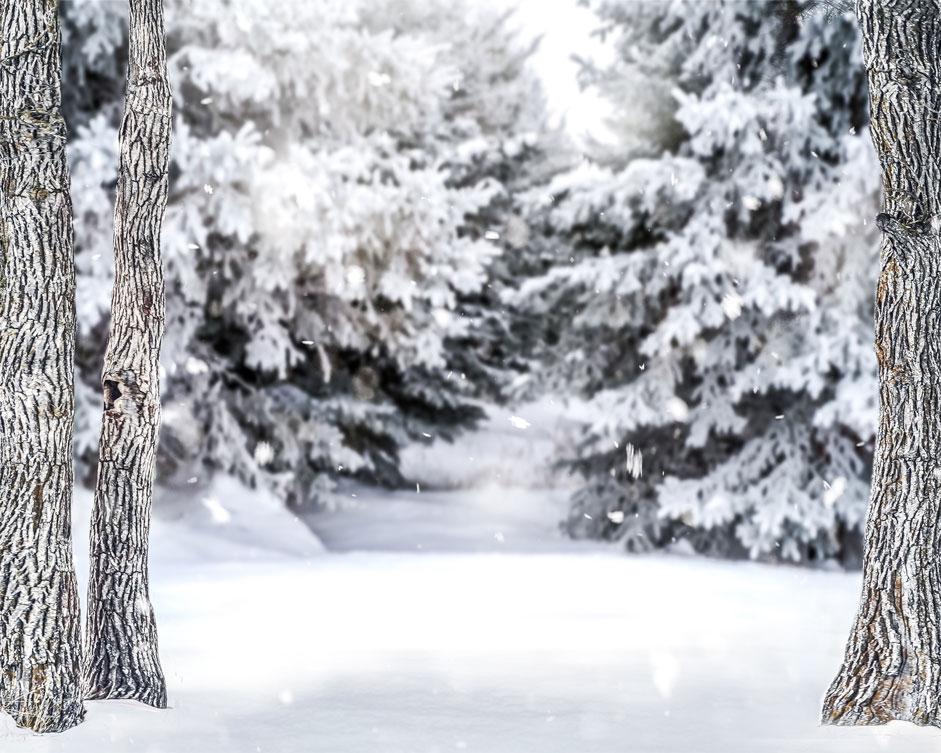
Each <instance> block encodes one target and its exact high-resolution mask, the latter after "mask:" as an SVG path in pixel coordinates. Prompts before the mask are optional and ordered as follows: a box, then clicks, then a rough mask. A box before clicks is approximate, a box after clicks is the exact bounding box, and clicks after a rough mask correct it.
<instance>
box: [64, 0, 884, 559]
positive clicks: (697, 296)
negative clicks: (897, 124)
mask: <svg viewBox="0 0 941 753" xmlns="http://www.w3.org/2000/svg"><path fill="white" fill-rule="evenodd" d="M585 5H587V6H588V8H589V9H590V10H591V11H593V12H594V13H595V14H596V18H597V23H596V27H597V34H598V37H597V39H598V44H597V45H596V46H595V47H593V48H592V49H590V50H589V51H588V53H587V54H585V55H583V56H581V57H580V59H579V68H578V70H577V75H578V84H580V85H581V86H582V87H584V88H586V89H587V91H588V92H589V93H590V94H591V95H592V96H593V97H595V99H596V100H597V103H598V104H597V105H596V107H595V110H594V112H597V113H598V115H597V123H596V124H595V125H597V128H594V129H593V131H592V132H590V133H589V134H587V135H586V134H585V133H584V131H583V132H582V133H575V132H573V131H574V130H575V129H572V128H566V127H565V124H564V123H562V124H560V123H559V119H558V118H553V117H552V116H551V113H550V109H549V107H547V100H546V93H545V89H546V86H547V84H551V82H547V81H546V80H545V79H544V78H542V77H540V76H539V74H538V70H537V67H536V66H534V65H532V58H533V55H534V53H536V52H537V51H538V44H539V42H538V39H536V40H534V39H533V34H531V33H530V34H527V33H526V28H525V24H523V25H521V23H520V18H519V14H513V13H512V8H511V7H509V6H507V7H501V4H499V3H496V4H488V3H478V2H470V0H463V2H458V3H454V2H450V1H449V2H438V0H421V1H420V2H417V1H416V2H412V1H411V0H355V1H352V2H351V1H348V0H343V1H342V2H340V1H337V2H334V1H333V0H317V1H316V2H306V3H297V4H295V5H293V6H292V9H291V12H290V13H284V14H282V13H274V12H273V11H272V6H271V5H270V3H268V2H261V1H260V0H259V1H258V2H254V1H249V0H240V1H239V2H235V3H230V2H225V1H224V0H200V1H199V2H192V3H191V2H186V1H184V0H168V24H169V46H170V71H171V78H172V82H173V85H174V94H175V99H174V106H175V112H176V116H175V132H174V137H173V167H172V170H173V174H172V186H171V199H170V208H169V211H168V214H167V219H166V224H165V230H164V250H165V258H166V262H165V263H166V270H167V289H168V296H169V300H168V327H169V336H168V338H167V344H166V347H165V351H164V356H163V364H164V370H165V375H164V394H165V405H166V412H165V420H164V426H163V432H162V438H161V464H160V470H159V479H160V482H161V483H162V484H163V485H166V486H170V487H175V486H181V485H182V486H185V485H186V484H187V483H195V484H202V483H204V482H205V480H206V479H208V478H209V477H210V476H211V474H213V473H216V472H224V473H228V474H234V475H235V476H237V477H238V478H240V479H241V480H243V481H244V482H246V483H247V484H249V485H251V486H264V487H269V488H270V489H272V490H274V492H275V493H276V494H277V496H278V497H279V498H280V499H282V500H283V501H284V503H285V504H286V505H288V506H290V507H291V508H292V509H295V510H305V509H311V508H312V507H318V506H328V507H335V506H337V505H342V504H343V503H344V499H346V498H348V497H349V496H350V495H349V489H350V488H351V484H352V483H367V484H376V485H382V486H385V487H389V488H415V485H416V484H419V485H420V484H421V483H422V482H423V481H424V482H430V483H431V485H434V484H435V483H437V484H438V485H448V484H461V483H463V481H466V479H467V478H468V477H471V476H472V475H469V474H468V473H467V465H468V464H471V465H472V464H473V462H474V461H473V460H467V459H466V457H464V454H463V453H462V449H461V448H462V447H463V445H462V442H466V441H467V438H468V436H469V433H470V432H474V430H475V429H479V427H480V426H481V425H482V422H485V419H486V417H487V416H488V415H490V416H494V415H497V416H500V417H501V418H500V419H499V421H503V422H506V421H507V420H509V422H510V423H509V424H507V426H506V427H504V428H507V429H512V430H513V431H515V432H516V433H517V434H518V435H520V436H517V437H516V438H515V440H514V441H517V442H523V443H525V442H526V441H527V440H526V436H530V437H533V436H534V435H536V434H537V433H539V432H540V431H541V432H542V434H543V436H545V435H546V434H547V433H548V435H549V439H550V445H551V446H550V447H549V448H548V449H546V448H543V450H542V453H541V454H540V455H539V457H538V459H537V461H533V463H531V464H532V465H534V466H535V470H534V469H533V468H529V469H527V468H521V467H517V468H515V469H513V470H512V471H510V472H509V473H507V476H508V478H509V480H512V479H514V478H515V479H523V480H524V482H525V483H534V484H536V485H540V484H541V485H547V486H554V487H556V488H561V487H565V488H566V489H570V491H571V495H570V496H571V505H570V512H569V513H568V515H567V518H566V520H564V521H562V522H563V524H564V526H565V529H566V530H567V532H568V533H570V534H571V535H572V536H575V537H591V538H602V539H611V540H617V541H621V542H624V543H625V545H626V546H627V547H628V548H629V549H631V550H646V549H650V548H662V547H671V546H672V547H676V546H680V547H681V548H685V549H687V550H688V549H689V548H692V549H693V550H696V551H700V552H705V553H709V554H717V555H727V556H733V557H741V556H748V557H752V558H758V559H768V558H771V559H783V560H791V561H810V562H819V561H823V560H829V559H832V558H837V559H840V560H842V561H844V562H850V563H852V562H855V561H856V560H857V558H858V553H859V541H860V528H861V522H862V519H863V514H864V509H865V504H866V501H867V484H868V476H869V471H870V458H871V450H872V440H873V431H874V427H875V411H876V395H877V389H876V380H875V359H874V357H873V352H872V350H873V349H872V322H871V318H872V312H871V301H872V297H873V292H872V291H873V289H874V279H875V270H876V264H875V259H876V255H877V243H876V235H877V233H876V232H875V230H874V227H873V224H872V222H871V218H873V217H874V216H875V213H876V211H877V206H878V205H877V201H878V171H877V165H876V161H875V156H874V152H873V149H872V146H871V144H870V140H869V135H868V133H867V129H866V124H867V99H866V86H865V80H864V75H863V71H862V66H861V59H860V52H859V44H858V39H857V29H856V24H855V20H854V18H853V17H852V14H850V13H840V12H836V11H833V10H832V9H828V8H827V7H817V5H818V4H815V3H810V2H805V1H804V0H794V1H787V2H775V3H767V2H760V1H754V2H708V3H707V2H692V1H691V0H690V1H685V0H671V1H669V2H623V1H619V0H591V1H590V2H586V3H585ZM508 10H509V11H510V12H508ZM64 14H65V41H64V53H65V56H66V71H65V81H66V85H65V97H66V105H67V112H66V114H67V120H68V123H69V125H70V132H71V144H70V148H71V160H72V168H73V183H74V186H75V198H74V202H75V207H76V229H77V257H76V260H77V266H78V272H79V295H78V300H79V307H80V310H79V321H80V327H81V333H80V364H79V372H80V376H81V385H82V388H81V391H82V394H81V395H80V397H82V398H83V399H80V401H79V403H80V412H79V426H78V427H77V438H78V451H79V453H80V455H81V457H82V458H85V459H87V460H89V461H90V460H91V459H92V458H93V457H94V456H95V453H94V450H95V447H94V445H95V442H96V440H97V428H96V426H95V424H94V421H93V419H94V417H95V416H96V414H97V412H98V410H97V409H98V402H99V397H98V387H97V383H98V380H99V370H100V363H101V358H102V350H103V345H104V342H105V335H106V331H107V312H108V304H109V295H110V293H109V291H110V274H111V260H110V256H111V250H110V247H111V231H110V228H111V217H110V213H111V209H110V206H111V201H110V197H111V194H112V193H113V189H114V165H115V163H116V144H117V137H116V128H117V124H118V121H119V117H120V112H121V106H122V104H121V103H122V99H121V95H122V86H123V66H122V61H123V60H124V59H125V58H126V52H125V45H126V41H127V40H126V31H125V29H126V21H125V10H124V4H123V3H120V2H91V1H86V2H82V1H80V0H72V2H69V3H67V4H66V5H65V6H64ZM598 51H603V52H604V53H605V54H602V55H600V56H599V55H596V56H595V57H592V54H591V53H592V52H595V53H597V52H598ZM598 57H600V58H601V59H600V60H599V59H596V58H598ZM70 82H71V83H70ZM570 85H572V86H574V85H573V84H570ZM576 117H578V116H577V114H576ZM589 117H590V115H589ZM584 119H585V117H584V114H583V117H582V119H581V120H584ZM602 119H603V121H602ZM581 120H580V121H579V122H581ZM599 134H600V136H599ZM495 410H496V411H497V412H496V413H495ZM500 411H502V412H500ZM531 415H532V416H536V417H538V419H539V420H537V418H533V417H531ZM507 416H509V417H510V418H509V419H507ZM540 422H541V423H540ZM492 424H493V420H492V421H491V425H492ZM527 431H528V432H529V435H527V434H526V432H527ZM506 433H512V432H497V433H494V432H491V433H490V434H489V435H488V436H490V437H491V438H492V439H493V441H494V442H499V441H500V436H501V434H506ZM471 436H473V435H471ZM479 441H480V438H479V435H478V443H479ZM442 443H454V448H455V449H454V451H453V452H452V453H451V454H450V455H448V454H444V455H440V453H439V455H440V457H444V458H445V460H444V461H441V460H440V458H439V456H435V457H436V458H438V459H437V460H435V462H434V463H432V465H435V466H440V463H441V462H444V463H445V465H447V464H448V463H451V464H453V465H456V466H457V467H456V469H455V475H456V476H457V478H456V479H455V478H449V474H448V473H446V472H444V473H442V471H441V468H440V467H436V472H435V473H434V474H433V476H434V478H431V479H426V478H421V475H422V471H421V468H418V470H417V471H416V470H415V467H409V464H408V463H407V462H404V461H403V457H406V456H409V453H411V456H415V455H416V450H415V448H416V446H419V447H420V446H423V445H424V446H431V447H434V446H435V445H439V446H440V445H441V444H442ZM544 444H545V442H543V445H544ZM499 452H501V453H502V452H503V450H499ZM418 454H419V455H420V453H418ZM470 454H471V455H472V454H473V453H470ZM524 462H525V461H523V460H519V462H518V464H517V465H518V466H519V465H522V464H524ZM427 464H428V463H426V465H427ZM419 465H420V464H419ZM412 466H415V463H412ZM84 467H85V468H86V472H87V473H90V472H91V470H92V469H91V468H90V466H89V464H86V465H85V466H84Z"/></svg>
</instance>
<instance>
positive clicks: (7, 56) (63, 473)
mask: <svg viewBox="0 0 941 753" xmlns="http://www.w3.org/2000/svg"><path fill="white" fill-rule="evenodd" d="M0 33H2V35H3V36H2V49H0V707H2V708H3V710H5V711H6V712H7V713H9V714H10V715H12V716H13V718H14V720H15V721H16V723H17V724H18V725H20V726H22V727H28V728H31V729H33V730H36V731H37V732H58V731H62V730H65V729H68V728H69V727H72V726H74V725H76V724H78V723H79V722H80V721H81V720H82V718H83V716H84V714H85V712H84V707H83V704H82V692H81V677H80V666H81V656H80V650H81V643H80V627H79V621H80V616H79V602H78V592H77V590H76V583H75V571H74V568H73V564H72V538H71V524H72V522H71V505H72V424H73V405H74V403H73V393H72V386H73V384H72V361H73V353H74V347H75V296H74V291H75V275H74V267H73V260H72V204H71V198H70V194H69V175H68V168H67V166H66V160H65V135H66V134H65V123H64V121H63V120H62V115H61V113H60V80H59V79H60V52H59V41H60V40H59V21H58V8H57V3H56V2H54V0H0Z"/></svg>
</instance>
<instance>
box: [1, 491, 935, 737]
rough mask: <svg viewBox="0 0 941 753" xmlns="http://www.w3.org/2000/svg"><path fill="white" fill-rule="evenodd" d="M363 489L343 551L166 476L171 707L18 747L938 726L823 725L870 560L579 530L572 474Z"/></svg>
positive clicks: (81, 505) (321, 523)
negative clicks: (856, 563)
mask: <svg viewBox="0 0 941 753" xmlns="http://www.w3.org/2000/svg"><path fill="white" fill-rule="evenodd" d="M350 493H351V494H352V493H356V494H357V497H356V498H355V505H354V506H344V507H342V508H341V509H340V510H339V511H337V512H335V513H321V514H318V515H316V516H313V517H312V518H311V521H312V524H313V525H314V527H315V528H316V529H317V530H319V531H321V532H322V538H323V540H324V542H325V543H326V545H327V546H328V548H329V549H330V551H329V552H327V551H325V550H324V548H323V547H322V546H321V545H320V544H319V543H318V541H317V539H316V538H315V537H314V536H313V535H311V534H309V533H308V531H307V529H306V528H305V527H304V526H303V524H301V523H300V522H299V521H298V520H297V519H295V518H293V517H292V516H291V515H290V514H289V513H287V512H285V511H283V510H282V509H281V508H280V507H279V506H278V505H277V503H276V502H274V500H272V499H270V498H268V497H267V496H266V495H264V494H261V493H258V492H251V491H248V490H244V489H242V488H241V487H239V486H238V485H237V484H236V483H235V482H232V481H228V480H223V481H221V482H218V483H216V484H215V485H214V486H213V487H212V488H211V489H210V490H209V492H208V494H207V493H204V492H200V491H196V490H188V491H186V492H181V493H179V494H176V495H170V497H167V495H166V494H165V495H164V498H163V499H161V500H160V501H159V505H158V511H157V520H156V522H155V526H154V537H153V563H152V573H153V598H154V602H155V606H156V610H157V615H158V620H159V625H160V638H161V653H162V657H163V664H164V668H165V670H166V672H167V678H168V683H169V695H170V709H168V710H166V711H156V710H153V709H149V708H147V707H144V706H141V705H138V704H134V703H130V702H118V701H97V702H90V703H88V716H87V720H86V721H85V723H84V724H83V725H81V726H80V727H78V728H77V729H75V730H71V731H69V732H67V733H65V734H61V735H50V736H37V735H31V734H28V733H25V732H23V731H21V730H16V729H15V728H13V726H12V724H11V723H10V722H9V720H8V719H6V718H3V719H2V721H0V751H3V753H8V752H9V753H20V751H63V752H67V753H111V752H122V751H136V752H145V753H189V752H192V753H214V752H215V751H220V752H225V753H257V752H267V751H271V752H275V753H315V752H323V753H379V752H381V753H425V752H428V753H431V752H432V751H439V752H441V753H444V752H445V751H480V752H481V753H661V752H662V753H709V752H711V751H722V752H723V753H738V752H740V753H763V752H767V753H790V752H792V751H806V752H807V753H828V752H830V751H834V752H836V751H845V753H866V752H867V751H892V753H908V752H910V751H936V750H938V749H939V747H941V732H939V731H937V730H932V729H919V728H916V727H913V726H908V725H896V724H892V725H889V726H886V727H882V728H868V729H842V728H821V727H819V726H818V725H817V722H816V719H817V713H818V706H819V702H820V698H821V696H822V693H823V690H824V688H825V685H826V684H827V682H828V681H829V680H830V678H831V675H832V673H833V672H834V671H835V670H836V667H837V664H838V661H839V657H840V653H841V651H842V647H843V641H844V639H845V637H846V633H847V630H848V627H849V623H850V621H851V618H852V615H853V611H854V609H855V606H856V599H857V595H858V588H859V578H858V576H857V575H849V574H843V573H833V572H813V571H807V570H801V569H796V568H787V567H769V566H762V565H755V564H743V563H725V562H716V561H711V560H706V559H702V558H697V557H682V556H659V555H658V556H626V555H624V554H623V553H622V552H621V551H620V550H619V549H618V548H617V547H613V546H602V545H594V544H577V543H573V542H568V541H566V540H565V539H563V538H562V537H561V535H560V534H559V532H558V528H557V525H556V523H555V521H556V520H557V519H558V514H559V510H560V507H561V505H563V504H564V495H563V494H562V493H561V492H543V493H538V492H530V493H528V494H527V493H524V492H522V491H520V490H503V491H502V492H501V491H500V490H499V489H497V488H491V489H490V490H488V491H487V492H486V493H482V492H481V493H474V492H470V491H461V492H447V493H431V492H422V493H420V494H416V493H412V494H411V495H409V494H405V493H399V494H394V495H389V496H386V497H383V496H382V495H380V494H379V493H377V492H374V491H369V492H367V491H365V490H360V491H359V492H355V491H351V492H350ZM207 498H208V499H210V500H214V502H215V503H217V504H213V503H212V502H210V503H208V504H207V503H206V501H205V500H206V499H207ZM540 500H541V501H542V504H540ZM88 504H89V496H88V494H87V492H81V493H80V494H79V495H78V511H77V515H76V521H77V529H78V531H77V536H78V543H79V544H80V545H81V544H82V543H83V542H84V540H85V531H84V529H85V528H87V522H86V519H87V511H88ZM219 507H221V508H222V509H224V510H225V511H226V512H227V513H228V516H226V515H224V514H223V515H220V514H219ZM497 533H502V537H497V536H496V534H497ZM500 538H502V541H501V540H499V539H500ZM418 544H421V548H420V549H419V548H418V546H417V545H418ZM78 548H79V549H80V550H81V551H79V552H78V553H77V559H78V562H79V563H80V565H81V564H82V563H84V561H85V553H84V546H79V547H78ZM83 569H84V568H81V567H80V570H83ZM82 575H83V574H82Z"/></svg>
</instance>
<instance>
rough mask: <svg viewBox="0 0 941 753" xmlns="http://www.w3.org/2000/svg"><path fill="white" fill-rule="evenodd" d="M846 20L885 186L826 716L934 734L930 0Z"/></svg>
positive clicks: (939, 78) (937, 32) (935, 10)
mask: <svg viewBox="0 0 941 753" xmlns="http://www.w3.org/2000/svg"><path fill="white" fill-rule="evenodd" d="M857 14H858V16H859V22H860V25H861V29H862V35H863V49H864V56H865V63H866V67H867V70H868V73H869V86H870V106H871V116H872V124H871V129H872V137H873V141H874V143H875V145H876V149H877V151H878V153H879V158H880V162H881V165H882V180H883V213H882V214H880V215H879V217H878V218H877V221H878V223H879V225H880V227H881V228H882V230H883V233H884V238H883V245H882V272H881V276H880V279H879V285H878V289H877V292H876V355H877V357H878V361H879V376H880V383H881V386H880V397H881V410H880V419H879V428H878V436H877V444H876V456H875V461H874V467H873V475H872V493H871V500H870V507H869V519H868V523H867V531H866V555H865V562H864V566H863V567H864V570H863V591H862V600H861V603H860V608H859V613H858V615H857V618H856V623H855V626H854V628H853V632H852V634H851V635H850V638H849V641H848V643H847V646H846V656H845V658H844V661H843V666H842V668H841V669H840V672H839V674H838V675H837V677H836V679H835V680H834V681H833V684H832V685H831V687H830V689H829V692H828V693H827V696H826V698H825V700H824V706H823V722H824V723H828V724H882V723H884V722H888V721H890V720H893V719H901V720H906V721H911V722H915V723H916V724H931V725H935V726H941V718H939V713H938V709H939V703H941V542H939V534H941V528H939V525H938V516H939V514H941V460H939V458H941V285H939V280H941V236H939V230H941V118H939V113H941V5H939V2H938V0H858V3H857Z"/></svg>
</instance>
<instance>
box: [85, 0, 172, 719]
mask: <svg viewBox="0 0 941 753" xmlns="http://www.w3.org/2000/svg"><path fill="white" fill-rule="evenodd" d="M130 7H131V15H130V62H129V66H128V74H127V92H126V103H125V111H124V119H123V122H122V124H121V132H120V167H119V175H118V189H117V199H116V205H115V227H114V250H115V282H114V290H113V294H112V303H111V332H110V335H109V339H108V349H107V353H106V356H105V366H104V372H103V375H102V387H103V389H104V418H103V422H102V428H101V441H100V449H99V466H98V483H97V488H96V492H95V507H94V512H93V515H92V528H91V569H90V576H89V587H88V623H87V630H86V666H85V680H86V684H87V685H86V694H87V697H88V698H129V699H134V700H137V701H141V702H143V703H147V704H150V705H152V706H156V707H158V708H163V707H165V706H166V703H167V694H166V684H165V682H164V677H163V671H162V669H161V667H160V659H159V656H158V652H157V626H156V622H155V619H154V613H153V608H152V606H151V603H150V594H149V586H148V562H147V559H148V537H149V533H150V508H151V499H152V491H153V482H154V475H155V467H156V453H157V439H158V432H159V425H160V385H159V358H160V345H161V341H162V339H163V331H164V285H163V272H162V269H161V260H160V228H161V224H162V222H163V213H164V209H165V207H166V203H167V187H168V165H169V148H170V104H171V102H170V86H169V83H168V81H167V72H166V45H165V41H164V23H163V0H131V2H130Z"/></svg>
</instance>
